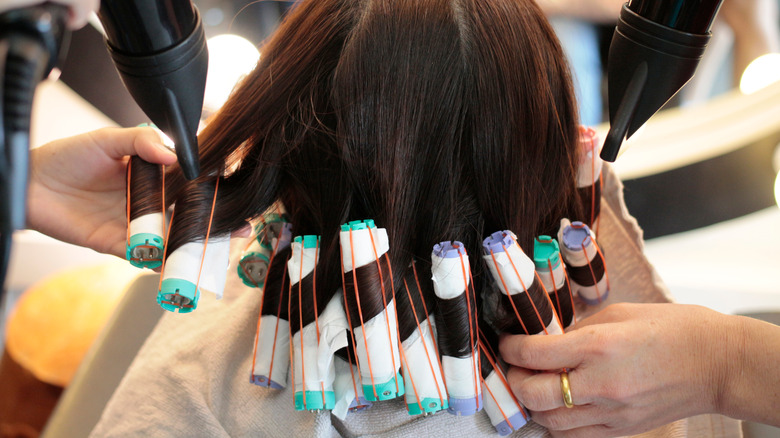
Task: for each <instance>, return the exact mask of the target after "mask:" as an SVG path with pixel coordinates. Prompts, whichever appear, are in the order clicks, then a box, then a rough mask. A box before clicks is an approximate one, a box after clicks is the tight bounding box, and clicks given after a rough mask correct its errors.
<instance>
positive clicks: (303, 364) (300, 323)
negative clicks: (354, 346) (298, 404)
mask: <svg viewBox="0 0 780 438" xmlns="http://www.w3.org/2000/svg"><path fill="white" fill-rule="evenodd" d="M299 265H300V266H299V271H298V326H299V327H300V330H299V333H300V334H301V378H302V379H303V409H304V410H306V362H305V361H304V359H303V356H304V354H303V305H302V303H303V298H302V296H301V295H302V293H303V244H301V262H300V264H299ZM315 269H316V268H315ZM314 312H315V314H316V312H317V311H316V309H315V311H314ZM317 338H318V339H317V341H318V342H319V336H317ZM292 339H293V338H292V335H291V336H290V340H292ZM293 391H294V389H293Z"/></svg>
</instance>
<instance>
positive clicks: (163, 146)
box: [154, 143, 176, 157]
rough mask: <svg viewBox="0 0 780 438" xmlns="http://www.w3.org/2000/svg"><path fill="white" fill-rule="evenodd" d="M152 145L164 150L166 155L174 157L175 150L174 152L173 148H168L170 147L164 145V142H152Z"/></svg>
mask: <svg viewBox="0 0 780 438" xmlns="http://www.w3.org/2000/svg"><path fill="white" fill-rule="evenodd" d="M154 146H155V147H156V148H157V149H160V150H161V151H164V152H165V154H166V155H172V156H174V157H175V156H176V152H175V150H174V149H173V148H170V147H168V146H165V145H164V144H162V143H155V144H154Z"/></svg>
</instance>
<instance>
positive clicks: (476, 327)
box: [468, 269, 482, 370]
mask: <svg viewBox="0 0 780 438" xmlns="http://www.w3.org/2000/svg"><path fill="white" fill-rule="evenodd" d="M468 273H469V280H470V282H471V287H470V289H471V298H473V299H474V303H476V302H477V291H476V290H474V277H473V276H472V275H471V270H470V269H469V271H468ZM474 307H476V305H475V306H474ZM474 311H475V315H474V327H473V330H476V331H477V343H479V325H478V324H479V323H478V322H477V321H479V314H478V313H476V312H477V310H476V309H475V310H474ZM469 330H472V328H469ZM477 343H475V345H476V344H477ZM471 350H472V351H474V348H473V347H472V349H471ZM476 353H479V347H477V351H476ZM476 368H477V370H480V369H482V357H481V356H480V355H479V354H476Z"/></svg>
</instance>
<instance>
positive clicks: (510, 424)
mask: <svg viewBox="0 0 780 438" xmlns="http://www.w3.org/2000/svg"><path fill="white" fill-rule="evenodd" d="M479 378H480V379H481V380H482V383H484V384H485V389H487V391H488V394H490V397H492V398H493V402H495V404H496V407H497V408H498V410H499V411H500V412H501V416H502V417H504V421H506V424H507V425H509V427H511V428H512V430H514V429H515V427H514V426H512V422H511V421H509V417H507V416H506V412H504V409H502V408H501V405H500V404H499V403H498V399H497V398H496V396H495V395H493V391H491V390H490V387H489V386H488V384H487V382H485V379H484V378H483V377H482V376H480V377H479ZM522 411H523V410H522V409H521V410H520V412H522Z"/></svg>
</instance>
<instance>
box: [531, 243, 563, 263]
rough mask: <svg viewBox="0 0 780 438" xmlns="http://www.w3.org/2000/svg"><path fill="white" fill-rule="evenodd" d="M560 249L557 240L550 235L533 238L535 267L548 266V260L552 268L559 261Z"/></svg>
mask: <svg viewBox="0 0 780 438" xmlns="http://www.w3.org/2000/svg"><path fill="white" fill-rule="evenodd" d="M560 254H561V249H560V247H559V246H558V242H557V241H556V240H555V239H553V238H552V237H550V236H539V237H537V238H536V239H535V240H534V265H535V266H536V269H547V268H549V266H548V264H547V262H548V261H549V262H550V264H551V265H552V267H553V268H556V267H558V265H559V264H560V263H561V255H560Z"/></svg>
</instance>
